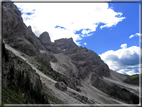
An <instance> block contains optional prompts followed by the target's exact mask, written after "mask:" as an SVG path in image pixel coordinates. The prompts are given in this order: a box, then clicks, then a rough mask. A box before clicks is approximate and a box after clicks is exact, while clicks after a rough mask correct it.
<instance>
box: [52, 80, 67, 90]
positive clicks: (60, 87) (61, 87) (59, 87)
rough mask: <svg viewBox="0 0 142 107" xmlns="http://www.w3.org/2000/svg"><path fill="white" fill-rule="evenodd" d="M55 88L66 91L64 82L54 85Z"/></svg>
mask: <svg viewBox="0 0 142 107" xmlns="http://www.w3.org/2000/svg"><path fill="white" fill-rule="evenodd" d="M55 87H56V88H58V89H59V90H61V91H67V86H66V84H65V83H64V82H57V83H56V84H55Z"/></svg>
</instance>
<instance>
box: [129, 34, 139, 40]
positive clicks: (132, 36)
mask: <svg viewBox="0 0 142 107" xmlns="http://www.w3.org/2000/svg"><path fill="white" fill-rule="evenodd" d="M141 35H142V34H140V33H135V34H134V35H131V36H129V39H131V38H133V37H135V36H141Z"/></svg>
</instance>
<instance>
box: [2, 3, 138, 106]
mask: <svg viewBox="0 0 142 107" xmlns="http://www.w3.org/2000/svg"><path fill="white" fill-rule="evenodd" d="M2 10H3V20H2V24H3V29H2V30H3V41H2V42H3V44H2V52H3V53H2V55H3V57H2V85H3V86H2V90H3V93H2V94H3V97H2V102H3V104H48V105H51V106H52V105H53V104H68V105H70V104H83V105H84V106H85V104H91V105H92V106H93V104H94V105H96V104H99V105H101V106H103V105H105V104H138V103H139V97H138V96H139V87H138V86H135V85H130V84H127V83H124V82H123V81H124V80H126V79H127V76H126V75H123V74H119V73H117V72H115V71H113V70H111V69H110V68H109V66H108V65H107V64H106V63H104V61H103V60H101V58H100V57H99V56H98V55H97V53H95V52H94V51H92V50H89V49H87V48H85V47H84V48H83V47H79V46H77V45H76V44H75V43H74V42H73V39H72V38H62V39H59V40H56V41H55V42H51V40H50V34H49V33H48V32H43V33H42V34H41V35H40V36H39V37H37V36H36V35H35V34H34V33H33V32H32V28H31V27H27V26H26V25H25V24H24V22H23V19H22V17H21V12H20V11H19V10H18V9H17V7H16V6H15V5H14V4H13V3H12V2H10V3H3V4H2ZM135 106H137V105H135Z"/></svg>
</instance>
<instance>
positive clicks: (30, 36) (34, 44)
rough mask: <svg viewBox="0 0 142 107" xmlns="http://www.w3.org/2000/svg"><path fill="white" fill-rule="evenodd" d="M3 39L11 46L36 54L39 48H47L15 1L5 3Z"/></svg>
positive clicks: (29, 53)
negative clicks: (28, 24) (24, 19)
mask: <svg viewBox="0 0 142 107" xmlns="http://www.w3.org/2000/svg"><path fill="white" fill-rule="evenodd" d="M2 11H3V14H2V16H3V20H2V24H3V39H4V40H5V42H6V43H7V44H9V45H10V46H12V47H14V48H16V49H18V50H20V51H22V52H23V53H25V54H27V55H30V56H34V55H37V54H38V53H39V49H41V50H45V47H44V46H42V44H41V42H40V40H39V39H38V38H37V37H36V36H35V34H34V33H33V32H32V30H31V29H29V28H28V27H27V26H26V25H25V24H24V23H23V19H22V17H21V12H20V11H19V10H18V9H17V7H16V6H15V5H14V4H13V3H3V5H2Z"/></svg>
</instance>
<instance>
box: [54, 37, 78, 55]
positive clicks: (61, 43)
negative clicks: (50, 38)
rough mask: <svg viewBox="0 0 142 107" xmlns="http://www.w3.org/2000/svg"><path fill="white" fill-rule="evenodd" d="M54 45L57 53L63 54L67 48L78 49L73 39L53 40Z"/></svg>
mask: <svg viewBox="0 0 142 107" xmlns="http://www.w3.org/2000/svg"><path fill="white" fill-rule="evenodd" d="M55 45H56V46H57V50H58V52H59V53H61V52H64V51H65V50H66V49H67V48H75V47H78V46H77V45H76V44H75V43H74V42H73V38H69V39H66V38H65V39H59V40H55Z"/></svg>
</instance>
